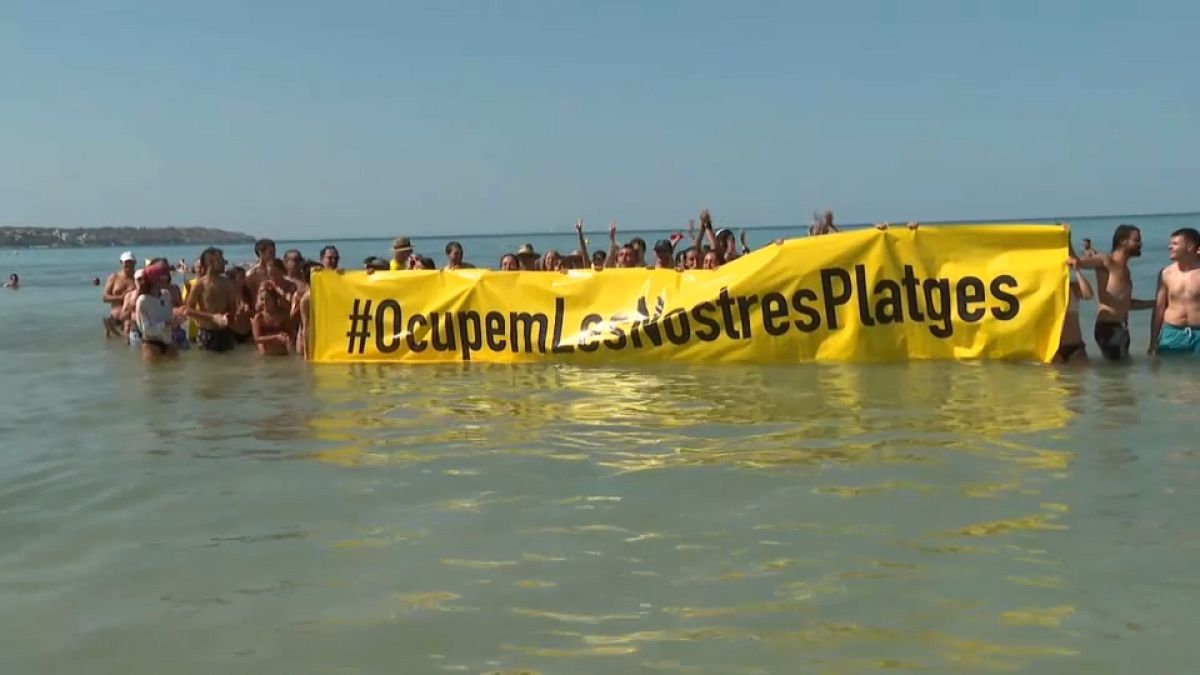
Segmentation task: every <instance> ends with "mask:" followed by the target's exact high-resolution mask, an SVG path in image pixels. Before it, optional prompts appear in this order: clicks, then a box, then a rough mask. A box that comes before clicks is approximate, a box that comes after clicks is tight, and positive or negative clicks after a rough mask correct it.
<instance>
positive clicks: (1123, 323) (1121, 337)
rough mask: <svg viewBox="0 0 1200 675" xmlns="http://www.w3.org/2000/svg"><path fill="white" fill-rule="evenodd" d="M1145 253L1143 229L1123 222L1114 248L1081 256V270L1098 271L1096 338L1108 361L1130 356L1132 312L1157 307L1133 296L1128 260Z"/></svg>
mask: <svg viewBox="0 0 1200 675" xmlns="http://www.w3.org/2000/svg"><path fill="white" fill-rule="evenodd" d="M1141 254H1142V231H1141V230H1139V229H1138V228H1137V227H1135V226H1133V225H1126V224H1121V225H1118V226H1117V229H1116V230H1114V231H1113V237H1112V251H1111V252H1109V253H1097V254H1096V255H1094V256H1091V257H1088V258H1078V259H1076V260H1075V265H1076V267H1078V268H1079V269H1092V270H1096V289H1097V291H1098V293H1097V298H1098V300H1099V303H1100V309H1099V311H1097V312H1096V326H1095V330H1094V337H1095V339H1096V346H1098V347H1099V348H1100V353H1101V354H1103V355H1104V358H1106V359H1108V360H1109V361H1121V360H1123V359H1125V358H1127V357H1128V356H1129V312H1131V311H1136V310H1140V309H1154V306H1155V301H1154V300H1138V299H1135V298H1134V297H1133V276H1132V275H1131V274H1130V271H1129V261H1130V260H1132V259H1133V258H1136V257H1138V256H1140V255H1141Z"/></svg>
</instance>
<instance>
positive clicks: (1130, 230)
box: [1112, 224, 1142, 258]
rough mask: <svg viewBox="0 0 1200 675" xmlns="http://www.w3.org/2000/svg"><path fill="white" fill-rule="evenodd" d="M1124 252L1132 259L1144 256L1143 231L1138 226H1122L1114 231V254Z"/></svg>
mask: <svg viewBox="0 0 1200 675" xmlns="http://www.w3.org/2000/svg"><path fill="white" fill-rule="evenodd" d="M1118 251H1120V252H1123V253H1124V254H1125V255H1127V256H1129V257H1130V258H1136V257H1138V256H1140V255H1141V254H1142V231H1141V230H1139V229H1138V228H1137V226H1136V225H1126V224H1121V225H1118V226H1117V229H1116V230H1113V238H1112V252H1113V253H1116V252H1118Z"/></svg>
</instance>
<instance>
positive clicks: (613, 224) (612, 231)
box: [608, 220, 617, 241]
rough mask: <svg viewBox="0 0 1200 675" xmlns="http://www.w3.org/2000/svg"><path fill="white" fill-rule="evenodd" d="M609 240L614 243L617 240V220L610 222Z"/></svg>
mask: <svg viewBox="0 0 1200 675" xmlns="http://www.w3.org/2000/svg"><path fill="white" fill-rule="evenodd" d="M608 238H609V239H612V240H614V241H615V240H616V238H617V221H615V220H610V221H608Z"/></svg>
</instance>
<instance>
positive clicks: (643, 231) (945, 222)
mask: <svg viewBox="0 0 1200 675" xmlns="http://www.w3.org/2000/svg"><path fill="white" fill-rule="evenodd" d="M1192 215H1200V211H1166V212H1162V213H1114V214H1103V215H1086V216H1079V215H1075V216H1046V217H1036V218H974V219H955V218H951V219H947V220H920V221H916V222H919V223H921V224H923V225H948V224H949V225H956V224H961V225H972V224H979V223H1013V224H1022V223H1035V222H1048V221H1049V222H1061V221H1071V220H1095V219H1100V218H1162V217H1165V216H1192ZM881 222H883V221H881ZM886 222H889V223H892V224H896V223H899V222H901V221H894V222H893V221H886ZM904 222H907V221H904ZM874 224H875V223H849V224H844V225H842V226H841V227H847V228H856V227H870V226H872V225H874ZM798 227H804V226H802V225H753V226H749V227H738V228H730V229H738V230H746V231H747V232H751V231H755V230H787V229H794V228H798ZM619 231H620V232H625V233H634V234H647V233H651V232H664V231H669V230H663V229H660V228H649V229H646V228H635V229H627V230H624V229H623V230H619ZM678 231H682V230H678ZM571 233H572V232H571V231H562V232H560V231H557V230H550V231H542V232H512V233H509V232H500V233H477V234H467V233H459V234H446V235H412V237H411V238H412V239H466V238H474V239H478V238H487V237H540V236H546V235H570V234H571ZM391 237H392V235H378V236H354V237H334V238H332V239H330V238H328V237H325V238H321V239H285V238H282V237H280V238H278V239H279V240H280V241H294V242H303V243H313V242H320V241H375V240H379V239H388V238H391ZM256 238H262V237H256Z"/></svg>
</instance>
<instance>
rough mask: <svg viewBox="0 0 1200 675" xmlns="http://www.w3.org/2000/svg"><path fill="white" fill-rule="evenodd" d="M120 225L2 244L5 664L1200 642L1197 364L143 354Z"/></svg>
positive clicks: (670, 658)
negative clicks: (102, 292) (122, 305)
mask: <svg viewBox="0 0 1200 675" xmlns="http://www.w3.org/2000/svg"><path fill="white" fill-rule="evenodd" d="M1177 220H1178V219H1177ZM1140 224H1142V225H1143V228H1144V234H1145V236H1146V253H1145V257H1144V258H1143V259H1142V260H1139V261H1138V262H1137V264H1136V266H1135V272H1136V283H1137V284H1138V289H1139V293H1138V295H1139V296H1148V295H1149V293H1150V291H1151V289H1152V282H1153V273H1154V270H1156V269H1157V267H1158V266H1159V265H1160V264H1161V261H1162V258H1163V254H1162V253H1161V251H1162V250H1163V248H1164V247H1165V239H1166V237H1165V235H1166V232H1169V230H1170V229H1173V227H1175V226H1177V225H1176V222H1175V221H1169V222H1161V223H1153V222H1140ZM1089 226H1090V227H1092V228H1094V229H1095V230H1096V231H1094V232H1089ZM1075 229H1076V231H1077V234H1082V236H1089V235H1090V236H1092V237H1093V239H1095V240H1096V242H1097V244H1101V242H1104V241H1106V240H1107V239H1108V235H1109V232H1110V231H1111V224H1110V223H1108V222H1106V221H1096V222H1095V223H1090V222H1089V223H1076V225H1075ZM1081 230H1082V233H1080V231H1081ZM1164 230H1165V231H1164ZM463 243H464V245H466V247H467V250H468V253H470V252H471V251H473V250H478V251H481V252H484V253H486V252H489V251H490V249H489V246H492V247H494V248H496V249H497V250H499V249H500V248H501V247H507V246H511V245H512V242H499V241H498V240H492V239H479V240H464V242H463ZM516 243H520V242H516ZM535 243H538V244H539V247H541V248H544V247H545V246H546V244H545V243H543V242H538V241H535ZM355 247H360V249H362V250H364V252H362V253H361V255H367V254H368V253H374V252H378V251H377V250H376V249H378V248H382V247H383V245H382V244H381V243H379V242H376V243H373V244H372V243H370V242H351V243H348V244H347V245H346V246H343V255H344V256H346V257H347V258H351V257H353V255H347V254H348V253H351V254H354V253H355ZM310 248H312V249H315V248H316V247H315V246H312V245H305V252H306V253H309V254H310V255H315V253H316V251H315V250H311V251H310V250H308V249H310ZM427 248H429V247H427ZM563 248H567V247H566V246H564V247H563ZM113 253H114V252H113V251H94V250H91V251H70V252H57V251H55V252H51V251H23V252H21V254H20V255H19V256H10V257H9V258H8V259H7V260H6V261H5V262H15V261H18V260H19V261H20V262H19V263H18V264H19V265H20V266H21V267H20V269H19V270H18V271H20V272H21V273H22V276H23V278H24V279H25V280H26V282H27V284H28V285H27V287H26V288H25V289H23V290H21V291H19V292H17V293H5V294H0V317H2V318H3V319H4V330H3V331H2V332H0V356H2V357H3V358H0V377H2V378H3V379H2V382H3V386H2V387H0V439H2V441H0V672H4V673H35V672H36V673H41V672H55V673H123V674H128V673H161V672H172V673H210V672H238V673H243V672H244V673H298V672H303V673H349V672H404V673H426V672H427V673H439V672H467V673H490V672H521V671H535V672H540V673H625V672H647V673H710V672H711V673H792V672H822V673H874V672H921V673H963V672H968V673H974V672H993V671H996V670H1016V671H1019V672H1032V673H1047V672H1054V673H1105V672H1113V673H1117V672H1131V671H1136V672H1190V671H1191V670H1193V669H1194V666H1193V665H1192V662H1193V661H1194V657H1195V656H1196V655H1197V652H1198V648H1197V647H1196V646H1195V645H1194V640H1193V638H1192V636H1193V635H1194V634H1195V633H1196V631H1197V628H1198V627H1200V626H1198V624H1200V621H1198V620H1197V619H1196V618H1195V617H1196V613H1195V611H1194V600H1193V598H1194V597H1195V594H1196V591H1197V590H1198V587H1200V578H1198V577H1197V576H1196V573H1195V569H1197V566H1198V564H1200V499H1198V497H1200V452H1198V450H1197V448H1198V444H1197V443H1196V441H1195V428H1196V420H1197V418H1196V414H1195V411H1196V409H1197V404H1198V403H1200V387H1197V384H1196V380H1197V375H1198V374H1200V367H1198V366H1197V365H1196V364H1193V363H1190V362H1188V363H1179V362H1170V363H1161V364H1157V365H1152V364H1150V363H1148V362H1146V361H1145V359H1144V357H1140V358H1139V359H1138V360H1137V361H1135V362H1134V363H1132V364H1129V365H1127V366H1123V367H1105V366H1098V367H1094V368H1090V369H1069V370H1059V369H1055V368H1050V367H1043V366H1037V365H1028V364H1004V363H961V364H959V363H942V364H933V363H914V364H894V365H872V366H852V365H807V366H794V367H754V366H730V367H707V366H694V365H684V364H664V365H652V366H646V367H641V368H637V369H628V368H621V369H615V368H614V369H600V368H575V367H561V366H552V365H540V366H521V367H502V366H480V365H470V366H452V367H444V366H432V367H408V368H404V367H377V366H370V367H362V366H320V367H317V366H311V365H306V364H303V363H299V362H296V361H292V360H286V359H284V360H260V359H257V358H255V357H254V356H253V355H252V354H250V353H247V352H242V353H237V354H234V355H231V356H228V357H218V356H214V355H207V354H199V353H190V354H186V355H185V358H184V359H182V360H181V361H180V362H178V363H174V364H167V365H164V366H162V367H155V368H148V367H146V366H144V365H143V364H141V363H140V362H139V361H137V360H136V359H135V358H134V357H133V355H132V354H130V353H129V352H128V350H127V349H126V348H124V347H122V346H119V345H117V344H115V343H107V344H106V343H105V342H104V341H103V339H102V338H101V331H100V325H99V321H98V318H99V316H100V314H101V313H102V307H101V306H100V304H99V303H98V301H97V294H98V292H97V290H96V289H94V288H92V287H91V286H86V285H82V284H81V280H86V279H88V278H90V277H91V276H94V275H99V274H102V273H104V272H106V271H107V270H108V269H109V268H110V267H113V266H114V264H111V262H110V261H109V260H108V259H109V258H112V257H115V256H114V255H113ZM138 253H139V255H144V256H145V255H152V254H155V253H159V252H158V251H154V252H140V251H139V252H138ZM162 253H164V254H166V255H170V256H172V257H173V258H177V257H182V256H184V255H188V256H189V257H190V255H191V254H192V253H194V252H192V251H184V250H181V251H180V252H179V253H178V254H173V253H172V252H170V251H165V252H162ZM230 253H231V257H232V258H234V259H241V258H246V257H249V253H248V251H239V250H233V251H230ZM0 255H5V254H3V253H0ZM361 255H360V256H359V257H361ZM0 271H5V272H6V270H0ZM1092 313H1093V312H1092V309H1091V307H1090V306H1085V319H1084V320H1085V322H1089V321H1090V317H1091V316H1092ZM1143 318H1145V317H1139V319H1138V320H1137V323H1135V329H1136V331H1135V353H1137V354H1139V355H1140V354H1141V353H1142V352H1144V350H1145V333H1146V331H1145V321H1143V320H1142V319H1143ZM1086 332H1090V331H1088V330H1087V329H1086V328H1085V333H1086ZM1092 351H1093V353H1094V351H1095V350H1094V349H1093V350H1092Z"/></svg>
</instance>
